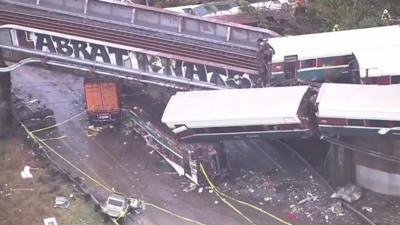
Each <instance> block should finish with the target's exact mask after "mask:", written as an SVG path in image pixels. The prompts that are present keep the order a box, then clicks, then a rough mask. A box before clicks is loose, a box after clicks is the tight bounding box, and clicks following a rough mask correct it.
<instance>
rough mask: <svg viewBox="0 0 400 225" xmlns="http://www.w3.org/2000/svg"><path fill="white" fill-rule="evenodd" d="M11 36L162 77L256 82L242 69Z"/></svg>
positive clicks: (241, 84) (21, 43) (19, 33)
mask: <svg viewBox="0 0 400 225" xmlns="http://www.w3.org/2000/svg"><path fill="white" fill-rule="evenodd" d="M11 37H12V41H13V45H14V46H18V47H24V48H29V49H34V50H38V51H43V52H49V53H55V54H61V55H64V56H69V57H74V58H78V59H85V60H92V61H96V62H100V63H107V64H111V65H117V66H121V67H124V68H131V69H135V70H140V71H145V72H152V73H157V74H160V75H164V76H174V77H182V78H187V79H190V80H195V81H196V80H197V81H203V82H208V83H213V84H216V85H220V86H229V87H235V88H251V87H255V86H256V83H257V82H256V78H257V76H255V75H251V74H246V73H243V72H238V71H233V70H227V69H225V68H218V67H214V66H209V65H203V64H196V63H192V62H186V61H182V60H176V59H168V58H164V57H160V56H155V55H149V54H144V53H141V52H134V51H130V50H126V49H122V48H115V47H112V46H107V45H101V44H96V43H90V42H85V41H81V40H74V39H68V38H65V37H61V36H54V35H48V34H43V33H35V32H30V31H24V30H12V31H11ZM127 49H128V48H127Z"/></svg>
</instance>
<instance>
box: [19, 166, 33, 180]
mask: <svg viewBox="0 0 400 225" xmlns="http://www.w3.org/2000/svg"><path fill="white" fill-rule="evenodd" d="M21 177H22V179H28V178H33V175H32V173H31V167H30V166H24V169H23V170H22V171H21Z"/></svg>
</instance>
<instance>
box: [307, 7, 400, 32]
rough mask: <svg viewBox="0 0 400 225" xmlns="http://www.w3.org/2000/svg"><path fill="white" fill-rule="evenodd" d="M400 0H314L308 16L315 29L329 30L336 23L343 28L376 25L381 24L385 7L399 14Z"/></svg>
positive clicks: (308, 8)
mask: <svg viewBox="0 0 400 225" xmlns="http://www.w3.org/2000/svg"><path fill="white" fill-rule="evenodd" d="M395 2H398V0H314V1H312V2H311V4H310V5H309V7H307V8H306V16H307V18H308V19H309V22H310V23H311V24H312V26H313V28H314V30H315V31H329V30H331V29H332V28H333V26H334V25H335V24H338V25H339V26H340V27H341V28H342V29H355V28H366V27H374V26H378V25H380V24H381V21H380V18H381V14H382V11H383V9H385V8H387V9H389V12H390V13H391V14H392V15H396V14H397V15H399V12H400V6H399V4H398V3H397V4H396V3H395Z"/></svg>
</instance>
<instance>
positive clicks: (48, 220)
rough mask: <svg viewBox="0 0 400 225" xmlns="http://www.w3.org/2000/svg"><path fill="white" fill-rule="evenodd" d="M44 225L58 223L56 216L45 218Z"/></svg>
mask: <svg viewBox="0 0 400 225" xmlns="http://www.w3.org/2000/svg"><path fill="white" fill-rule="evenodd" d="M43 223H44V225H58V223H57V220H56V218H55V217H50V218H46V219H44V220H43Z"/></svg>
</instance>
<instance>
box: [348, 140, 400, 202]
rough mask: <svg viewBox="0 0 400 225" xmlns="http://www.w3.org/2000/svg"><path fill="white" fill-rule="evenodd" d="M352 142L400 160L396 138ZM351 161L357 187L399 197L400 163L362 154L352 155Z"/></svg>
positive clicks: (398, 142) (399, 144)
mask: <svg viewBox="0 0 400 225" xmlns="http://www.w3.org/2000/svg"><path fill="white" fill-rule="evenodd" d="M352 142H353V144H355V145H358V146H365V147H368V148H370V149H374V150H375V151H378V152H381V153H383V154H385V155H390V156H396V157H399V158H400V140H398V139H396V138H384V137H377V138H373V137H369V138H353V140H352ZM353 160H354V164H355V167H356V181H357V183H358V184H359V185H361V186H362V187H364V188H367V189H370V190H373V191H375V192H378V193H381V194H387V195H396V196H400V163H396V162H390V161H387V160H384V159H379V158H377V157H373V156H369V155H366V154H362V153H354V158H353Z"/></svg>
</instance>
